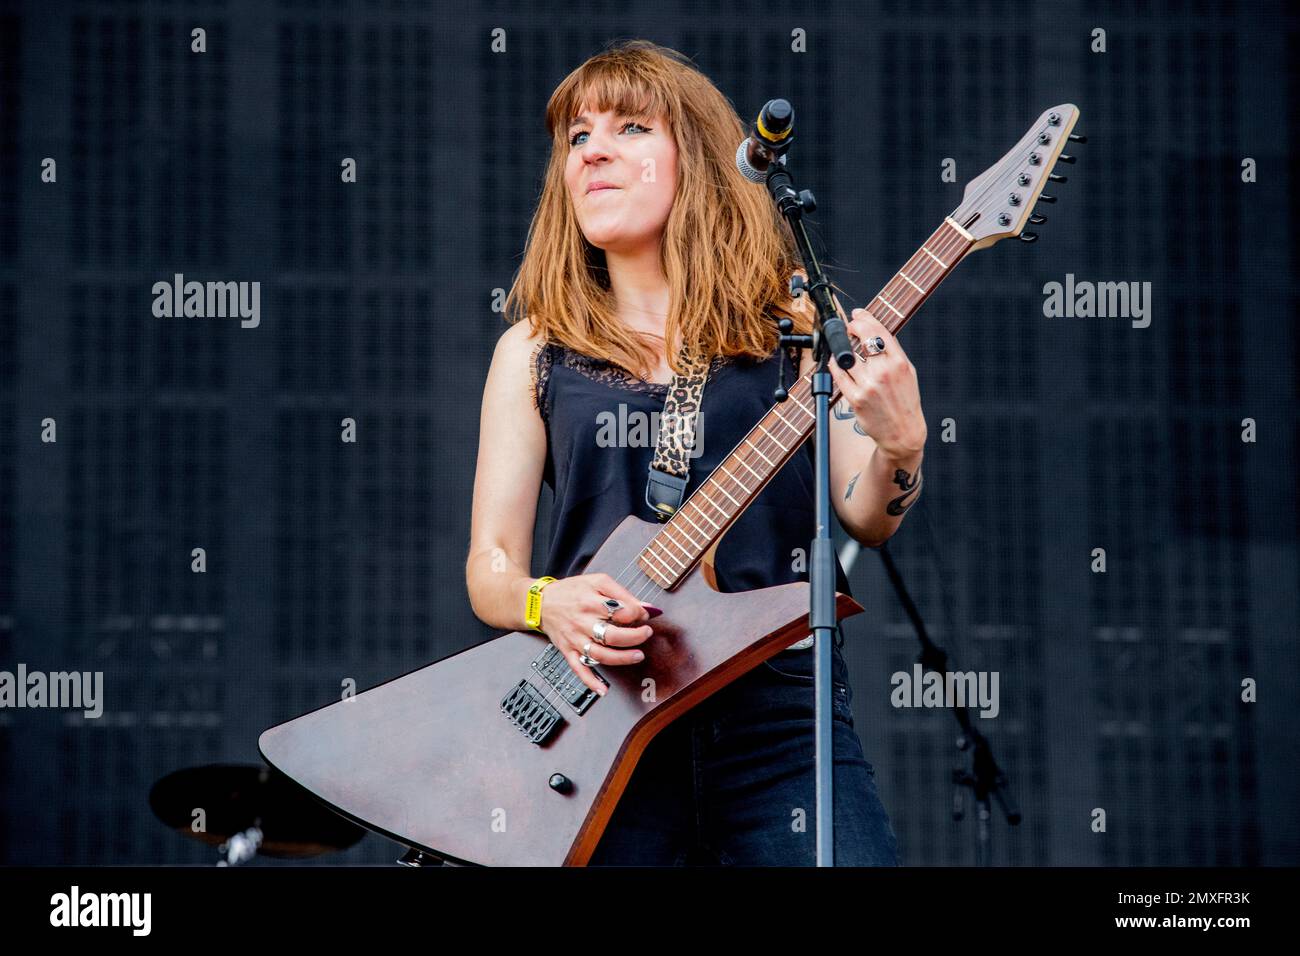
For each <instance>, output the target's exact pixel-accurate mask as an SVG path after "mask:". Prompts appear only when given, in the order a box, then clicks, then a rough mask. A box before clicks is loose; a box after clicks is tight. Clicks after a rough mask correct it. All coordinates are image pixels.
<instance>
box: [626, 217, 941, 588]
mask: <svg viewBox="0 0 1300 956" xmlns="http://www.w3.org/2000/svg"><path fill="white" fill-rule="evenodd" d="M942 229H943V226H942V225H941V226H940V227H939V228H937V229H936V230H935V231H934V233H931V235H930V237H929V239H927V240H926V243H924V244H923V246H924V248H929V242H930V241H931V240H932V239H933V238H934V236H935V234H936V233H938V232H940V231H941V230H942ZM964 241H965V240H964V239H963V237H962V236H961V234H960V233H957V232H955V231H953V232H952V235H950V236H943V237H941V239H940V240H939V246H938V247H937V248H936V249H933V250H931V252H933V253H935V254H936V255H939V256H945V255H947V254H948V253H951V252H953V251H955V250H956V249H958V248H960V246H961V245H962V243H963V242H964ZM921 254H922V252H921V250H917V252H916V253H914V254H913V256H912V258H913V259H914V258H916V257H917V256H919V255H921ZM908 261H909V262H910V261H911V260H910V259H909V260H908ZM924 261H925V263H926V268H925V269H924V270H913V275H915V276H917V278H919V279H920V280H921V281H923V282H927V283H928V282H930V281H931V280H932V279H935V278H937V277H938V275H939V274H942V273H943V272H944V271H945V270H946V269H951V268H952V267H953V266H955V265H956V263H955V262H953V263H949V264H947V265H946V266H939V265H937V264H934V263H933V262H932V260H930V259H929V257H928V256H927V257H925V258H924ZM906 268H907V266H906V265H904V267H903V269H906ZM931 269H936V270H938V272H937V273H935V274H931V273H930V270H931ZM900 271H902V270H900ZM894 278H897V276H896V275H895V277H894ZM893 282H894V279H891V280H890V282H888V283H886V284H885V286H884V288H883V289H882V290H881V294H880V295H879V296H878V297H879V298H881V300H882V301H885V299H884V294H885V293H887V292H888V291H889V286H890V285H892V284H893ZM804 380H805V379H804V378H801V379H800V381H799V382H798V383H797V384H796V388H797V387H798V386H799V385H802V383H803V381H804ZM798 405H799V407H801V408H803V409H804V410H805V411H807V407H806V406H805V405H803V403H802V402H798ZM777 418H778V420H779V422H780V424H779V425H774V427H773V428H772V429H770V430H768V429H764V430H763V432H762V434H763V435H764V436H767V438H766V439H765V438H762V437H760V438H759V440H758V442H757V443H751V444H752V445H753V447H754V448H755V449H756V450H757V451H759V453H760V454H761V453H762V452H764V451H765V450H771V449H765V448H764V447H762V443H763V442H764V441H765V440H770V439H771V438H773V437H775V438H776V439H777V441H776V444H777V445H779V446H781V447H782V450H785V448H784V444H783V443H784V442H785V441H786V440H788V438H794V437H797V436H798V435H799V431H800V430H799V429H797V428H795V426H793V425H791V424H790V423H789V421H788V420H787V419H786V418H785V417H784V416H783V415H778V416H777ZM755 427H757V426H755ZM751 432H752V429H751ZM787 432H788V433H789V434H788V435H787V434H786V433H787ZM748 438H749V435H748V434H747V435H746V436H745V440H742V442H741V444H742V445H743V444H745V443H746V441H747V440H748ZM737 447H739V446H737ZM732 454H735V450H734V449H733V451H732V452H731V453H730V454H728V455H727V456H726V457H727V458H730V457H731V455H732ZM725 460H726V459H724V461H725ZM715 473H716V472H715ZM732 480H733V481H735V482H736V483H737V484H739V485H740V486H741V488H744V487H745V485H744V482H742V481H740V480H739V479H738V478H733V479H732ZM706 482H707V479H706ZM702 486H703V483H701V487H702ZM697 490H698V489H697ZM748 493H749V491H748V489H746V494H748ZM691 497H694V495H692V496H691ZM706 500H707V498H706ZM683 507H684V505H683ZM714 507H715V508H716V507H717V506H716V505H715V506H714ZM718 510H720V511H721V510H722V509H720V508H719V509H718ZM679 513H680V509H679ZM701 513H702V514H703V512H701ZM703 517H704V518H705V520H706V521H709V522H710V523H713V524H715V527H716V523H714V522H712V519H710V518H709V517H708V516H707V515H703ZM693 524H694V523H693V522H692V525H693ZM696 529H697V530H701V529H699V528H698V526H696ZM701 533H703V532H702V531H701ZM683 534H684V535H685V537H686V539H687V540H688V541H689V542H690V543H691V545H692V546H695V547H698V544H697V543H696V542H695V540H694V538H693V537H692V536H691V535H690V534H689V533H688V532H685V531H683ZM648 547H649V546H648V545H647V549H648ZM678 547H680V545H679V546H678ZM645 550H646V549H643V551H642V552H641V553H638V554H637V556H636V557H634V558H633V559H632V560H631V561H630V562H629V563H628V565H627V566H626V567H624V568H623V570H622V571H620V572H619V574H618V577H617V578H616V579H615V580H617V581H618V583H620V584H622V585H624V586H625V587H628V590H632V588H631V587H630V586H629V585H630V584H631V580H630V579H629V580H626V581H625V580H622V578H623V575H624V574H625V573H626V572H627V570H628V569H629V568H631V567H632V565H633V564H635V563H636V562H637V560H638V559H639V558H640V557H641V556H642V553H644V551H645ZM674 560H675V559H674ZM660 563H663V564H664V566H665V567H668V564H667V562H665V561H661V562H660ZM670 570H671V569H670ZM683 570H684V569H683ZM637 571H638V573H640V574H642V575H644V577H645V579H646V583H648V585H649V587H648V588H647V587H646V584H641V585H640V588H641V590H640V592H639V593H637V592H634V596H635V597H636V598H637V600H644V599H645V598H646V597H648V596H649V595H650V594H651V593H652V592H653V591H656V590H657V591H660V592H663V591H665V590H666V589H665V588H663V587H662V586H661V585H659V584H658V583H657V582H655V581H654V580H653V579H652V578H650V576H649V575H646V574H645V572H644V571H642V570H641V569H640V568H638V569H637Z"/></svg>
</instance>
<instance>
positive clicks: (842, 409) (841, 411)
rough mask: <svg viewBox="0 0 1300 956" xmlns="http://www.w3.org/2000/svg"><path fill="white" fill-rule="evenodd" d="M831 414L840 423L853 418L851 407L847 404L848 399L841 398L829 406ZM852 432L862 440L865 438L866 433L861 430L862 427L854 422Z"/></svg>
mask: <svg viewBox="0 0 1300 956" xmlns="http://www.w3.org/2000/svg"><path fill="white" fill-rule="evenodd" d="M831 414H832V415H834V416H835V417H836V418H838V419H839V420H840V421H844V419H846V418H853V417H854V415H853V406H852V405H850V404H849V402H848V399H844V398H841V399H840V400H839V401H838V402H836V403H835V404H834V405H833V406H831ZM853 430H854V431H855V432H857V433H858V434H859V435H861V436H862V437H863V438H866V437H867V433H866V432H864V431H863V430H862V426H861V425H860V424H859V423H858V422H857V421H856V420H855V421H854V422H853Z"/></svg>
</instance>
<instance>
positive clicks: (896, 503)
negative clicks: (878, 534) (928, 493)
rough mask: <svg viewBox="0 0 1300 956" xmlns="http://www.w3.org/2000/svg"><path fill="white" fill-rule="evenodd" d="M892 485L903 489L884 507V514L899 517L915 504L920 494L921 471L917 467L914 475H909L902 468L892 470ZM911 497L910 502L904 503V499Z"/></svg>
mask: <svg viewBox="0 0 1300 956" xmlns="http://www.w3.org/2000/svg"><path fill="white" fill-rule="evenodd" d="M894 484H896V485H898V487H899V488H902V489H903V493H902V494H901V495H899V496H898V497H897V498H895V499H893V500H892V501H891V502H889V504H887V505H886V506H885V512H886V513H887V514H891V515H895V516H897V515H901V514H902V513H903V512H904V511H906V510H907V509H908V508H910V507H912V505H914V504H916V499H917V498H918V497H920V493H921V469H920V467H919V466H918V467H917V469H916V474H915V475H909V474H908V473H907V472H906V471H904V470H903V469H902V468H895V469H894ZM909 496H915V497H912V500H911V501H907V502H904V500H903V499H904V498H907V497H909Z"/></svg>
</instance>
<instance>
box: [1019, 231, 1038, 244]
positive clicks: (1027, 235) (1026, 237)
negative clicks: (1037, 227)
mask: <svg viewBox="0 0 1300 956" xmlns="http://www.w3.org/2000/svg"><path fill="white" fill-rule="evenodd" d="M1018 238H1019V239H1020V241H1021V242H1037V241H1038V233H1036V232H1022V233H1021V234H1020V236H1019V237H1018Z"/></svg>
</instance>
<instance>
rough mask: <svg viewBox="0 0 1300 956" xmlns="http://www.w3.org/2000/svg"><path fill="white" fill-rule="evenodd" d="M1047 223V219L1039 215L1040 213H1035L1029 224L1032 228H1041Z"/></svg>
mask: <svg viewBox="0 0 1300 956" xmlns="http://www.w3.org/2000/svg"><path fill="white" fill-rule="evenodd" d="M1045 222H1047V217H1046V216H1040V215H1038V213H1034V214H1033V215H1032V216H1030V217H1029V224H1030V225H1031V226H1041V225H1042V224H1043V223H1045Z"/></svg>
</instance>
